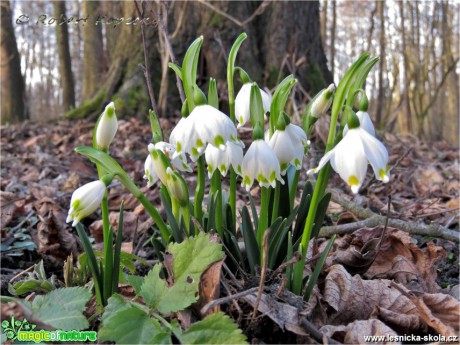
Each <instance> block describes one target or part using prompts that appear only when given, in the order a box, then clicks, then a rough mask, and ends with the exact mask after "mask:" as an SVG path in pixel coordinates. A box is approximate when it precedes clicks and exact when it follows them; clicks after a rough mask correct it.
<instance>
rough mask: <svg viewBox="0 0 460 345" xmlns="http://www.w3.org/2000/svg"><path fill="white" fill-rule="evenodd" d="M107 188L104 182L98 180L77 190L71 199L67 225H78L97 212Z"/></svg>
mask: <svg viewBox="0 0 460 345" xmlns="http://www.w3.org/2000/svg"><path fill="white" fill-rule="evenodd" d="M106 189H107V187H106V185H105V183H104V182H102V181H100V180H97V181H93V182H90V183H87V184H85V185H84V186H81V187H80V188H78V189H77V190H75V191H74V192H73V194H72V198H71V199H70V209H69V213H68V215H67V220H66V223H69V222H71V221H73V223H72V226H75V225H77V224H78V223H79V222H80V221H81V220H82V219H83V218H85V217H86V216H88V215H90V214H91V213H93V212H94V211H96V210H97V208H98V207H99V205H100V204H101V201H102V198H103V197H104V194H105V191H106Z"/></svg>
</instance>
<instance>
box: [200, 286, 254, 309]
mask: <svg viewBox="0 0 460 345" xmlns="http://www.w3.org/2000/svg"><path fill="white" fill-rule="evenodd" d="M258 289H259V288H258V287H253V288H251V289H249V290H246V291H241V292H238V293H236V294H234V295H230V296H227V297H222V298H219V299H215V300H214V301H211V302H209V303H207V304H206V305H205V306H204V307H203V308H201V310H200V313H201V315H205V314H206V313H207V312H208V310H209V309H211V308H214V307H215V306H217V305H220V304H224V303H228V302H230V301H233V300H234V299H237V298H241V297H244V296H246V295H249V294H252V293H253V292H256V291H257V290H258Z"/></svg>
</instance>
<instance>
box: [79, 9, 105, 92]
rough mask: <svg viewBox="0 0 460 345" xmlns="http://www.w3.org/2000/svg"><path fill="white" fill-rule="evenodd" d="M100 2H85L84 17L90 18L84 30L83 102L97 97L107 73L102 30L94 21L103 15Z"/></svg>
mask: <svg viewBox="0 0 460 345" xmlns="http://www.w3.org/2000/svg"><path fill="white" fill-rule="evenodd" d="M99 4H100V2H99V1H90V0H83V2H82V15H83V17H87V16H89V22H87V23H86V24H85V25H84V26H83V28H82V30H83V91H82V98H83V100H84V101H85V100H90V99H92V98H93V97H95V96H96V93H97V91H98V89H99V87H100V84H101V80H102V78H103V76H104V71H105V58H104V49H103V44H102V30H101V26H100V25H95V23H94V21H93V19H94V18H97V16H99V15H100V14H101V12H100V10H99Z"/></svg>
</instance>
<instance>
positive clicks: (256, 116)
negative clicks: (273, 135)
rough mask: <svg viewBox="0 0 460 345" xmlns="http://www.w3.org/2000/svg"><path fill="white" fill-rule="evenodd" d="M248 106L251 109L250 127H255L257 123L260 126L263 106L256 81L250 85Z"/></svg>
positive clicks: (262, 117) (261, 124)
mask: <svg viewBox="0 0 460 345" xmlns="http://www.w3.org/2000/svg"><path fill="white" fill-rule="evenodd" d="M250 97H251V98H250V102H249V104H250V105H249V107H250V109H251V111H250V113H251V123H252V127H253V128H254V127H256V124H257V123H258V124H259V125H260V126H261V127H262V128H263V125H264V113H265V112H264V107H263V104H262V95H261V93H260V89H259V87H258V86H257V84H256V83H253V84H252V86H251V96H250Z"/></svg>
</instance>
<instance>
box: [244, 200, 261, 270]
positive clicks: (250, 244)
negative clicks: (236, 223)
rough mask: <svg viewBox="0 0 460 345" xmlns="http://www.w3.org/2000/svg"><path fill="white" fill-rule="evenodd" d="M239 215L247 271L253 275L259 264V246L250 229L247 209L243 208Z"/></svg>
mask: <svg viewBox="0 0 460 345" xmlns="http://www.w3.org/2000/svg"><path fill="white" fill-rule="evenodd" d="M240 214H241V218H242V224H241V232H242V233H243V240H244V244H245V247H246V255H247V256H248V261H249V269H250V270H251V273H252V274H254V273H255V267H256V265H259V263H260V250H259V245H258V244H257V239H256V236H255V232H254V228H253V227H252V223H251V217H250V216H249V211H248V208H247V207H246V206H243V208H242V209H241V211H240Z"/></svg>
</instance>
